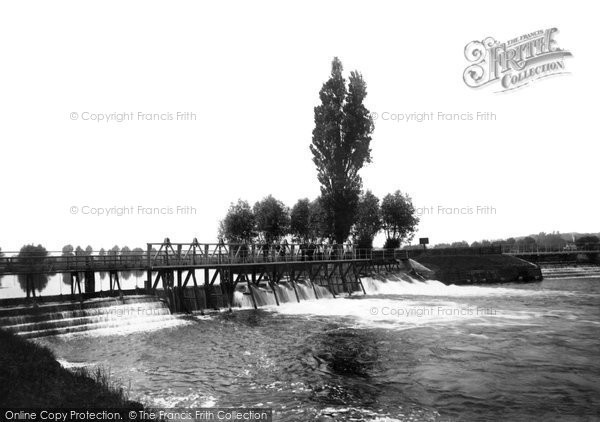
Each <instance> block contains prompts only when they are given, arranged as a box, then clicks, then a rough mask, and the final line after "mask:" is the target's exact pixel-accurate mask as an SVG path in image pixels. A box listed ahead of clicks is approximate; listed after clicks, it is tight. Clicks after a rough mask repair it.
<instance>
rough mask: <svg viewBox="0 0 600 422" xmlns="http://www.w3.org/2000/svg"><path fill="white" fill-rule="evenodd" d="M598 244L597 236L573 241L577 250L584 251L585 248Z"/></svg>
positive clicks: (599, 240)
mask: <svg viewBox="0 0 600 422" xmlns="http://www.w3.org/2000/svg"><path fill="white" fill-rule="evenodd" d="M599 243H600V238H598V236H581V237H580V238H578V239H577V240H575V245H577V248H578V249H585V248H586V246H591V245H597V244H599Z"/></svg>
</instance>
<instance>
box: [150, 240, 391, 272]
mask: <svg viewBox="0 0 600 422" xmlns="http://www.w3.org/2000/svg"><path fill="white" fill-rule="evenodd" d="M387 254H388V256H387V258H388V259H393V258H394V252H393V251H388V252H387ZM146 257H147V260H148V265H147V266H148V267H161V266H197V265H229V264H231V265H234V264H246V263H247V264H259V263H285V262H302V261H334V260H373V259H378V258H379V257H381V258H383V257H384V255H383V254H382V253H381V252H378V251H377V250H374V249H360V248H356V247H354V246H352V245H335V244H334V245H325V244H287V243H285V244H279V245H267V244H224V243H212V244H194V243H178V244H165V243H162V244H148V250H147V253H146Z"/></svg>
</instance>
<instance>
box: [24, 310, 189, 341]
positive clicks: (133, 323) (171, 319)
mask: <svg viewBox="0 0 600 422" xmlns="http://www.w3.org/2000/svg"><path fill="white" fill-rule="evenodd" d="M181 320H182V318H181V317H178V316H174V315H169V316H165V315H160V316H156V317H145V318H143V319H140V320H137V319H131V320H128V321H117V320H112V321H103V322H98V323H93V324H86V325H75V326H72V327H60V328H51V329H45V330H35V331H24V332H16V334H18V335H19V336H21V337H24V338H38V337H48V336H56V335H62V334H73V333H82V332H87V331H98V330H102V329H109V328H124V329H125V328H132V327H139V329H141V330H144V329H152V328H154V326H156V325H161V328H162V326H164V327H168V326H174V325H177V324H179V323H180V322H181Z"/></svg>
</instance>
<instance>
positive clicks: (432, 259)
mask: <svg viewBox="0 0 600 422" xmlns="http://www.w3.org/2000/svg"><path fill="white" fill-rule="evenodd" d="M442 252H444V251H443V250H442ZM414 260H415V261H417V262H418V263H419V264H421V265H423V266H425V267H427V268H428V269H430V270H431V271H433V278H435V279H436V280H439V281H441V282H443V283H445V284H477V283H510V282H520V281H537V280H541V279H542V278H543V276H542V271H541V269H540V267H539V266H538V265H536V264H533V263H531V262H528V261H525V260H523V259H520V258H517V257H514V256H509V255H503V254H492V253H485V254H480V255H476V254H460V253H455V254H444V253H440V252H439V250H435V249H434V250H431V251H427V252H425V253H423V254H421V255H419V256H417V257H415V258H414Z"/></svg>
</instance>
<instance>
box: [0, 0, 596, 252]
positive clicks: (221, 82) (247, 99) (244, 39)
mask: <svg viewBox="0 0 600 422" xmlns="http://www.w3.org/2000/svg"><path fill="white" fill-rule="evenodd" d="M460 4H461V5H460V6H458V5H456V2H454V3H453V4H450V2H444V1H429V2H385V1H381V2H354V1H343V2H342V1H328V2H316V1H303V2H294V3H292V2H274V1H273V2H266V1H253V2H242V1H225V2H195V1H171V2H166V1H154V0H150V1H149V0H144V1H128V2H120V1H111V0H105V1H87V2H80V1H55V2H44V1H24V2H3V3H2V4H1V5H0V37H1V39H2V40H3V42H2V43H1V44H0V53H1V55H2V66H0V177H1V180H2V184H3V186H2V202H1V203H0V248H2V250H4V251H10V250H18V249H19V248H20V247H21V246H22V245H23V244H26V243H35V244H38V243H40V244H43V245H44V246H45V247H46V248H47V249H49V250H60V248H61V247H62V246H63V245H65V244H73V245H81V246H85V245H92V246H93V247H94V248H95V249H99V248H101V247H104V248H110V247H112V246H113V245H119V246H123V245H128V246H129V247H135V246H142V247H143V246H144V245H145V244H146V243H147V242H161V241H162V240H163V239H164V238H165V237H169V238H170V239H171V241H173V242H189V241H191V240H192V239H193V238H197V239H198V240H199V241H200V242H213V241H215V240H216V235H217V228H218V222H219V220H220V219H222V218H223V216H224V215H225V213H226V211H227V208H228V206H229V204H230V203H231V202H233V201H236V200H237V199H238V198H242V199H246V200H248V201H249V202H250V203H251V204H253V203H254V202H256V201H257V200H260V199H261V198H263V197H265V196H266V195H268V194H273V195H274V196H275V197H276V198H278V199H280V200H282V201H283V202H284V203H286V204H287V205H288V206H290V207H291V206H292V205H293V204H294V203H295V202H296V201H297V200H298V199H299V198H304V197H308V198H315V197H316V196H317V195H318V194H319V185H318V182H317V179H316V169H315V166H314V164H313V162H312V157H311V153H310V150H309V145H310V142H311V138H312V129H313V127H314V120H313V117H314V115H313V108H314V107H315V106H316V105H317V104H318V102H319V97H318V93H319V90H320V88H321V86H322V84H323V83H324V82H325V81H326V80H327V78H328V77H329V73H330V66H331V61H332V59H333V57H335V56H337V57H339V58H340V60H341V61H342V63H343V65H344V72H345V76H346V77H347V76H348V74H349V72H350V71H352V70H358V71H359V72H361V73H362V75H363V78H364V80H365V81H366V83H367V90H368V96H367V98H366V106H367V107H368V108H369V110H370V111H371V112H373V113H377V116H378V118H377V119H375V131H374V133H373V140H372V143H371V147H372V158H373V162H372V163H371V164H370V165H368V166H367V167H365V168H364V169H363V170H362V172H361V175H362V177H363V185H364V188H365V189H371V190H372V191H373V192H374V193H375V194H376V195H378V196H379V197H383V196H384V195H385V194H387V193H389V192H393V191H395V190H397V189H400V190H401V191H402V192H405V193H408V194H409V195H410V196H411V197H412V199H413V203H414V205H415V207H416V208H417V210H418V211H419V213H420V214H421V222H420V224H419V227H418V231H417V233H416V235H415V238H416V239H418V238H419V237H429V239H430V242H431V243H442V242H452V241H459V240H467V241H469V242H472V241H475V240H480V239H497V238H506V237H510V236H519V235H526V234H530V233H538V232H541V231H544V232H552V231H560V232H571V231H576V232H596V231H599V230H600V224H599V219H598V211H597V210H598V207H599V205H600V201H599V199H598V195H597V193H596V192H595V191H596V190H597V185H598V147H597V145H598V141H597V135H596V131H597V130H596V126H597V120H598V118H597V110H598V107H597V104H596V102H597V98H598V94H599V91H600V89H599V88H600V86H599V81H598V76H597V70H598V69H599V68H600V60H599V55H598V52H597V49H596V39H595V38H596V37H594V36H592V35H593V34H594V32H593V29H594V28H595V25H596V17H597V16H598V13H597V12H598V10H597V9H598V6H597V5H595V4H594V3H593V2H588V3H583V2H580V3H577V5H575V3H572V2H557V1H531V2H525V3H524V2H517V1H504V2H501V3H490V2H488V3H482V2H474V1H471V2H461V3H460ZM552 27H556V28H558V30H559V32H558V33H557V35H556V36H555V39H556V42H557V44H558V46H559V47H561V48H563V49H565V50H569V51H570V52H571V53H572V54H573V57H571V58H568V59H566V60H565V64H566V71H567V74H564V75H560V76H555V77H550V78H545V79H543V80H540V81H536V82H535V83H532V84H530V85H528V86H527V87H525V88H522V89H518V90H514V91H510V92H504V93H497V92H495V91H497V89H494V88H492V89H472V88H470V87H468V86H466V85H465V83H464V82H463V71H464V69H465V68H466V66H467V65H468V64H469V63H468V62H467V61H466V59H465V56H464V49H465V46H466V44H467V43H469V42H471V41H473V40H482V39H484V38H486V37H490V36H491V37H494V38H496V39H497V40H500V41H507V40H510V39H513V38H515V37H518V36H520V35H522V34H527V33H530V32H533V31H536V30H539V29H546V28H552ZM497 87H498V85H496V88H497ZM424 112H427V113H434V115H435V116H436V117H437V116H438V113H443V114H451V113H460V114H469V113H470V114H472V115H474V116H476V115H477V113H478V112H480V113H484V112H489V113H494V115H495V116H496V119H495V120H488V121H477V120H467V121H456V120H452V121H439V120H435V121H423V122H420V123H419V122H415V121H410V122H407V121H397V120H391V119H392V117H391V116H392V115H399V114H402V113H424ZM116 113H121V116H124V114H125V113H127V115H128V116H129V117H131V118H130V119H128V120H124V121H121V122H119V121H115V120H114V119H115V118H116V117H118V115H117V114H116ZM129 113H131V114H129ZM177 113H180V114H179V115H178V114H177ZM186 113H190V114H186ZM111 114H112V118H113V120H110V121H106V119H107V118H108V117H106V116H107V115H111ZM148 114H150V115H152V114H162V117H163V118H166V119H167V120H159V119H152V117H153V116H149V117H150V119H149V118H148V116H147V115H148ZM192 114H193V115H192ZM100 115H103V116H104V117H105V120H103V121H99V120H97V119H99V117H98V116H100ZM374 115H375V114H374ZM169 116H171V118H172V119H170V120H168V119H169ZM186 116H187V117H192V118H190V119H187V120H186V119H183V118H184V117H186ZM178 117H180V118H178ZM193 117H195V119H194V118H193ZM477 207H480V208H479V209H478V208H477ZM153 208H158V210H153ZM111 209H112V210H113V211H112V214H111V215H106V214H107V213H109V212H111V211H110V210H111ZM119 209H121V210H122V211H121V212H125V211H124V210H125V209H127V210H129V212H126V213H125V214H124V215H118V212H119V211H118V210H119ZM149 209H150V210H149ZM456 209H458V210H456ZM469 209H470V210H471V212H469V211H468V210H469ZM100 210H104V211H100ZM461 210H462V211H461ZM478 210H479V211H478ZM484 210H485V212H484ZM99 212H104V213H105V214H104V215H98V214H97V213H99Z"/></svg>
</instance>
